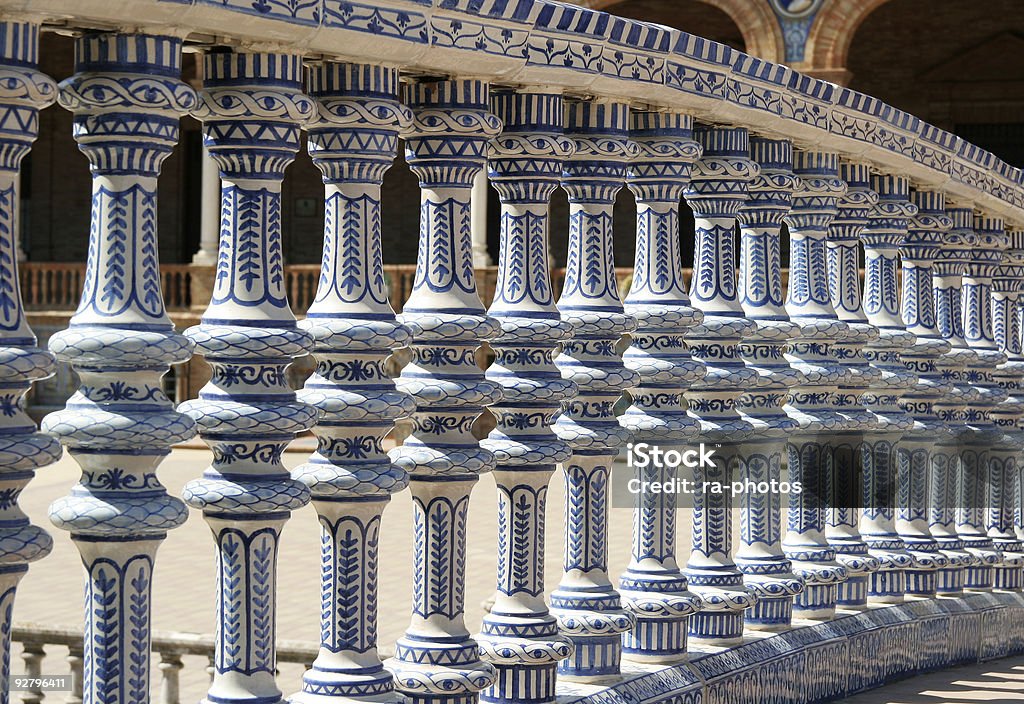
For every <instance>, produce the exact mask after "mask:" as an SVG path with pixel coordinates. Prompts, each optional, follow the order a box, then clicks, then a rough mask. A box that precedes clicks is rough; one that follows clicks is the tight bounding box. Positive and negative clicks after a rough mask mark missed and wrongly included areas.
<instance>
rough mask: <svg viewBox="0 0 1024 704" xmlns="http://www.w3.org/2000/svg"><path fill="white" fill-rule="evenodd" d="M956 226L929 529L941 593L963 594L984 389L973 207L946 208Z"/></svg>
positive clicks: (937, 296)
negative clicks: (972, 464) (961, 524)
mask: <svg viewBox="0 0 1024 704" xmlns="http://www.w3.org/2000/svg"><path fill="white" fill-rule="evenodd" d="M946 215H947V216H949V218H950V225H951V227H950V229H949V230H948V231H947V232H944V233H943V237H942V247H941V248H940V250H939V252H938V257H937V258H936V260H935V263H934V264H933V266H932V297H933V299H934V301H935V324H936V326H937V327H938V330H939V336H940V337H941V338H942V339H943V340H948V341H949V342H950V344H951V346H952V347H951V349H950V351H949V352H947V353H945V354H944V355H942V356H941V357H940V358H939V362H938V364H939V367H940V368H941V369H942V372H943V376H944V378H945V379H947V380H948V381H949V385H948V390H947V392H946V393H945V394H944V395H943V396H942V397H940V398H939V399H938V400H936V401H935V403H934V404H933V409H934V410H935V413H936V414H937V415H938V416H939V417H940V418H941V419H942V420H943V422H944V423H945V424H946V430H947V433H946V435H944V436H943V437H942V438H940V440H939V442H938V443H936V444H935V445H934V446H933V447H932V451H931V475H930V477H929V484H928V488H929V496H930V499H929V507H930V509H929V525H928V528H929V531H930V532H931V535H932V537H933V538H934V539H935V540H936V542H937V543H938V545H939V550H940V551H941V552H942V554H943V555H945V556H946V558H947V559H948V560H949V566H948V567H946V568H944V569H940V570H939V571H938V573H937V575H936V584H935V591H936V593H938V594H946V595H949V594H959V593H961V592H963V589H964V577H965V570H966V568H967V567H968V566H970V565H972V564H974V562H975V558H974V556H973V555H971V554H970V553H968V552H966V551H965V550H964V542H963V541H962V540H961V539H960V537H959V536H958V535H957V533H956V508H957V505H958V504H957V501H958V497H959V485H960V482H961V479H960V477H961V465H960V454H961V448H962V445H963V443H964V440H965V436H966V434H967V433H968V432H969V428H968V427H967V409H968V408H970V407H973V406H974V405H975V404H976V403H977V402H978V400H979V398H980V394H979V393H978V391H977V389H975V387H973V386H971V384H970V380H969V378H968V372H967V367H968V366H970V365H973V364H976V363H977V360H978V355H977V353H976V352H974V351H973V350H971V349H969V348H968V347H967V343H966V341H965V340H964V326H963V316H962V315H961V308H962V305H963V303H962V291H961V287H962V280H963V274H964V271H965V270H966V269H967V263H968V262H969V261H970V258H971V248H972V247H973V243H974V231H973V228H972V223H973V222H974V213H973V211H972V210H971V209H970V208H950V207H947V208H946Z"/></svg>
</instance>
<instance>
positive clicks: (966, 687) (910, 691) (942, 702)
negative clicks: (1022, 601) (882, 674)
mask: <svg viewBox="0 0 1024 704" xmlns="http://www.w3.org/2000/svg"><path fill="white" fill-rule="evenodd" d="M974 702H984V703H985V704H1003V703H1004V702H1005V703H1006V704H1010V703H1011V702H1024V657H1017V658H1007V659H1006V660H998V661H996V662H987V663H982V664H980V665H969V666H967V667H958V668H956V669H954V670H943V671H941V672H932V673H930V674H927V675H921V676H920V677H913V678H911V679H909V680H904V681H903V682H897V683H896V684H892V685H889V686H888V687H883V688H881V689H876V690H874V691H871V692H865V693H864V694H860V695H858V696H856V697H850V698H849V699H844V700H843V701H842V703H841V704H973V703H974Z"/></svg>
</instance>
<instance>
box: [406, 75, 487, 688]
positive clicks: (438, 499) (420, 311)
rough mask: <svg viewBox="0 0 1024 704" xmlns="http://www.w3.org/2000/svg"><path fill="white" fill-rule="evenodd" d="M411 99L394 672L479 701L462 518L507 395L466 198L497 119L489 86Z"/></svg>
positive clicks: (427, 92)
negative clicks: (405, 422)
mask: <svg viewBox="0 0 1024 704" xmlns="http://www.w3.org/2000/svg"><path fill="white" fill-rule="evenodd" d="M405 103H406V105H408V106H409V107H410V108H412V110H413V115H414V117H413V125H412V130H411V131H410V133H409V135H408V137H407V138H406V151H405V159H406V161H407V162H408V163H409V166H410V168H411V169H412V170H413V173H415V174H416V175H417V176H418V177H419V180H420V239H419V255H418V257H417V261H416V280H415V282H414V284H413V290H412V294H411V295H410V297H409V300H408V301H407V302H406V304H405V307H404V309H403V311H402V315H401V316H400V317H399V320H400V321H401V322H402V323H404V324H405V325H406V326H407V327H408V328H409V329H410V330H411V331H412V345H411V347H412V352H413V360H412V361H411V362H410V363H409V365H408V366H406V367H405V369H403V370H402V375H401V377H400V378H399V380H398V388H399V389H400V390H402V391H405V392H406V393H409V394H411V395H412V397H413V399H414V400H415V401H416V412H415V413H414V414H413V416H412V419H413V432H412V435H411V436H410V437H409V438H407V439H406V441H405V444H404V445H402V446H401V447H397V448H395V449H394V450H392V451H391V453H390V454H391V459H392V460H394V462H395V464H397V465H398V466H399V467H402V468H403V469H405V470H406V471H407V472H409V474H410V475H411V482H410V487H411V489H412V498H413V585H412V622H411V623H410V625H409V628H408V630H407V631H406V632H405V636H404V637H403V638H401V639H400V640H399V641H398V644H397V646H396V648H395V658H394V659H393V660H391V661H390V662H389V663H388V667H389V669H390V670H391V671H392V672H393V673H394V675H395V686H396V688H397V689H398V690H399V691H400V692H401V693H402V694H405V695H406V696H407V697H408V698H409V701H410V702H411V704H424V703H426V702H444V703H445V704H473V703H474V702H476V701H477V700H478V699H479V693H480V691H481V690H483V689H485V688H486V687H489V686H490V685H491V684H493V683H494V679H495V673H494V669H493V668H492V667H491V666H490V665H489V664H487V663H485V662H483V661H482V660H481V659H480V652H479V648H478V647H477V644H476V641H474V640H473V639H472V638H470V636H469V631H468V630H466V624H465V615H464V609H465V580H466V518H467V512H468V510H469V495H470V492H471V491H472V489H473V485H474V484H476V482H477V480H478V479H479V475H480V474H481V473H484V472H489V471H490V470H492V469H494V462H495V460H494V455H493V454H492V453H491V452H490V451H489V450H485V449H482V448H481V447H480V444H479V443H478V442H477V440H476V439H475V438H474V437H473V435H472V433H471V432H470V428H471V426H472V424H473V421H474V420H475V419H476V417H477V416H478V415H479V414H480V412H481V411H482V410H483V407H484V406H485V405H488V404H492V403H495V402H496V401H498V400H499V399H500V398H501V388H500V387H499V386H498V384H496V383H494V382H492V381H487V380H485V379H484V376H483V372H482V371H481V370H480V368H479V367H478V366H477V363H476V351H477V348H478V347H479V346H480V342H481V341H482V340H490V339H492V338H494V337H495V336H497V335H498V333H499V332H500V328H499V326H498V323H497V321H495V320H494V319H493V318H490V317H488V316H487V315H486V314H485V313H484V307H483V304H482V303H481V302H480V296H479V295H478V294H477V291H476V279H475V278H474V276H473V247H472V245H473V242H472V228H471V213H470V192H471V190H472V188H473V179H474V178H475V176H476V174H477V172H478V171H479V170H480V169H482V168H483V167H484V164H485V162H486V155H487V144H488V141H489V140H490V138H491V137H494V136H495V135H497V134H498V131H499V130H500V128H501V121H500V120H498V118H496V117H495V116H494V115H492V114H491V113H490V112H489V92H488V85H487V84H486V83H484V82H482V81H475V80H455V81H437V82H423V83H414V84H412V85H409V86H407V90H406V93H405Z"/></svg>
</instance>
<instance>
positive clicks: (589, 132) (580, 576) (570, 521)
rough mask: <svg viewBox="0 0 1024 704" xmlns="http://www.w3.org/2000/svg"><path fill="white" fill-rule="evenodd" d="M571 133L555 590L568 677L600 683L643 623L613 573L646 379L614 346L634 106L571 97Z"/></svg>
mask: <svg viewBox="0 0 1024 704" xmlns="http://www.w3.org/2000/svg"><path fill="white" fill-rule="evenodd" d="M568 106H569V115H568V128H567V134H568V136H569V137H571V138H572V139H573V140H574V141H575V143H576V152H575V154H574V155H573V156H572V157H571V158H570V159H569V160H568V161H566V162H565V166H564V168H563V172H562V188H563V189H565V191H566V193H567V194H568V196H569V252H568V256H567V258H566V272H565V284H564V285H563V287H562V295H561V297H560V298H559V299H558V310H559V312H560V313H561V315H562V320H564V321H566V322H568V323H569V324H570V325H571V326H572V331H573V332H572V334H573V337H572V340H570V341H568V342H566V343H564V344H563V346H562V353H561V354H560V355H559V356H558V357H557V358H556V359H555V363H556V364H557V365H558V368H559V370H561V372H562V376H563V378H566V379H570V380H572V381H574V382H576V385H577V387H578V388H579V396H577V397H576V398H575V399H574V400H571V401H569V402H567V403H565V404H564V405H563V412H562V415H561V416H559V418H558V420H557V421H556V422H555V433H556V434H557V435H558V437H560V438H561V439H562V440H565V441H566V442H567V443H568V444H569V447H570V448H572V456H571V457H570V458H569V459H568V460H567V461H566V462H565V463H564V464H563V468H564V470H565V482H566V490H565V551H564V556H563V568H564V574H563V576H562V581H561V582H560V583H559V585H558V588H557V589H555V591H554V593H553V594H552V595H551V607H552V612H553V613H554V614H555V616H556V617H557V618H558V624H559V627H560V628H561V629H562V633H564V634H565V635H567V636H569V638H570V639H571V640H572V642H573V645H574V646H575V648H576V650H575V652H574V653H573V655H572V656H570V657H569V658H567V659H565V660H563V661H562V662H561V663H559V666H558V672H559V674H560V675H562V676H565V677H568V678H572V679H575V680H596V679H601V678H605V677H609V676H615V675H618V673H619V660H620V657H621V655H622V633H624V632H626V631H628V630H629V629H630V628H632V627H633V625H634V618H633V614H632V613H631V612H628V611H624V610H623V609H622V605H621V602H620V599H619V593H618V592H617V591H615V588H614V587H613V586H612V584H611V581H610V580H609V579H608V485H609V479H610V475H611V465H612V461H613V460H614V459H615V456H616V455H617V454H618V452H619V449H620V448H621V447H623V446H624V445H625V444H626V442H627V441H628V440H629V439H630V434H629V432H628V431H627V430H626V429H625V428H622V427H620V426H619V424H618V422H617V420H616V418H615V413H614V407H615V403H616V402H617V401H618V400H619V397H620V396H621V395H622V392H623V391H625V390H626V389H630V388H633V387H635V386H636V385H637V384H638V383H639V382H640V376H639V375H638V374H637V373H636V372H634V371H631V370H628V369H626V368H625V367H624V366H623V364H622V359H621V358H620V357H619V355H618V354H616V352H615V344H616V343H617V342H618V341H619V338H620V337H621V336H622V335H624V334H626V333H629V332H632V331H633V330H634V329H636V320H634V319H633V317H632V316H630V315H627V314H626V313H624V312H623V309H622V302H621V301H620V300H619V292H618V287H617V286H616V281H615V270H614V262H613V259H612V256H613V250H612V208H613V205H614V203H615V194H616V193H617V192H618V190H619V189H620V188H621V187H622V183H623V181H624V180H625V178H626V162H627V161H628V160H629V159H630V158H632V157H634V156H636V154H637V148H636V145H634V144H632V143H631V142H630V141H629V108H628V107H627V106H626V105H624V104H622V103H608V102H582V101H579V102H577V101H572V102H569V104H568Z"/></svg>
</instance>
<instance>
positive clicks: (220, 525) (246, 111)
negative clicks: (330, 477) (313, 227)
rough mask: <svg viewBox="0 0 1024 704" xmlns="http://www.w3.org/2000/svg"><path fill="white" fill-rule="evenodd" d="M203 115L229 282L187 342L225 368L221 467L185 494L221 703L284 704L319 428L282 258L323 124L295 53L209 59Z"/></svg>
mask: <svg viewBox="0 0 1024 704" xmlns="http://www.w3.org/2000/svg"><path fill="white" fill-rule="evenodd" d="M203 76H204V80H203V91H202V93H201V94H200V104H199V108H198V109H197V110H196V116H197V117H198V118H199V119H201V120H202V121H203V141H204V143H205V145H206V148H207V149H208V151H209V152H210V155H211V156H212V157H213V159H214V161H216V162H217V166H218V167H219V169H220V177H221V218H220V219H221V232H220V249H219V251H218V254H217V269H216V279H215V281H214V286H213V293H212V297H211V300H210V305H209V307H208V308H207V309H206V311H205V313H204V314H203V317H202V319H201V321H200V324H199V325H197V326H195V327H192V328H189V329H188V330H187V331H186V332H185V334H186V335H188V337H189V338H191V340H192V341H193V342H195V344H196V351H197V352H199V353H200V354H202V355H203V356H204V357H205V358H206V361H207V362H208V363H209V364H210V366H211V367H212V369H213V376H212V378H211V379H210V382H209V383H208V384H207V385H206V386H204V387H203V388H202V389H200V391H199V398H198V399H195V400H193V401H187V402H185V403H183V404H182V405H181V406H180V410H181V411H182V412H184V413H186V414H188V415H189V416H191V417H192V418H194V419H195V421H196V423H197V424H198V425H199V434H200V436H201V437H202V438H203V440H204V441H205V442H206V444H208V445H209V446H210V448H211V449H212V450H213V464H212V465H211V466H210V467H208V468H207V469H206V471H205V472H204V473H203V475H202V477H201V478H199V479H195V480H193V481H191V482H189V483H188V484H186V485H185V488H184V491H183V495H184V497H185V501H186V502H188V504H189V505H190V506H192V507H193V508H195V509H200V510H202V512H203V518H204V519H205V520H206V522H207V524H209V526H210V530H211V531H212V533H213V539H214V544H215V545H216V550H217V634H216V643H215V646H216V648H215V655H214V663H213V667H214V672H213V682H212V683H211V685H210V689H209V692H208V694H207V698H206V701H207V702H210V703H213V704H270V703H272V702H277V701H280V700H281V691H280V690H279V689H278V688H277V684H276V682H275V678H274V674H275V669H276V666H277V663H276V659H277V650H276V647H275V642H274V641H275V638H276V620H277V617H276V601H277V553H278V546H279V542H280V537H281V530H282V528H283V527H284V524H285V522H286V521H287V520H288V517H289V514H290V513H291V512H292V511H294V510H296V509H298V508H301V507H302V506H304V505H305V504H306V503H308V502H309V498H310V497H309V489H308V488H307V487H306V486H305V485H304V484H302V483H301V482H299V481H297V480H295V479H292V478H291V477H290V476H289V475H288V470H287V469H285V467H284V464H282V462H281V454H282V453H283V452H284V449H285V447H287V445H288V443H290V442H291V441H292V440H293V439H294V438H295V434H296V433H299V432H302V431H305V430H308V429H309V428H310V427H311V426H312V425H313V423H314V422H315V421H316V419H317V411H316V409H315V408H314V407H313V406H310V405H308V404H306V403H303V402H301V401H298V400H297V399H296V397H295V392H294V391H292V390H291V388H290V387H289V386H288V380H287V378H286V373H285V372H286V369H287V368H288V365H289V364H290V363H291V362H292V360H293V359H294V358H296V357H298V356H301V355H303V354H305V353H306V352H307V351H308V350H309V349H310V347H311V340H310V335H309V333H307V332H305V331H304V330H300V329H299V328H298V327H297V326H296V323H295V316H294V315H292V312H291V309H290V308H289V306H288V298H287V294H286V292H285V286H284V262H283V258H282V257H283V253H282V248H281V182H282V180H283V179H284V172H285V169H286V168H287V166H288V165H289V164H290V163H291V162H292V159H294V157H295V153H296V152H297V151H298V149H299V126H300V125H301V124H303V123H305V122H307V121H308V120H309V118H311V117H312V116H313V113H314V104H313V101H312V100H311V99H310V98H309V97H308V96H306V95H305V94H304V93H303V92H302V61H301V59H300V57H298V56H293V55H289V54H269V53H259V52H249V51H237V52H236V51H231V52H223V53H209V54H207V55H206V56H205V59H204V66H203Z"/></svg>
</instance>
